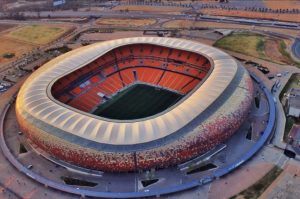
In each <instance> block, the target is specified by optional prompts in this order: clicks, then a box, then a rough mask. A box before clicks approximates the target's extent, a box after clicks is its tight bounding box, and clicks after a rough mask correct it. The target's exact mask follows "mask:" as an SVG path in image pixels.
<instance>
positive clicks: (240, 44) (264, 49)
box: [214, 32, 300, 66]
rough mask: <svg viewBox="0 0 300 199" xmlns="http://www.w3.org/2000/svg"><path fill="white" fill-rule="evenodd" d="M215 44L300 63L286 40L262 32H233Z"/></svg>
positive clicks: (280, 60) (250, 53)
mask: <svg viewBox="0 0 300 199" xmlns="http://www.w3.org/2000/svg"><path fill="white" fill-rule="evenodd" d="M214 46H216V47H218V48H222V49H225V50H230V51H234V52H238V53H242V54H245V55H249V56H252V57H257V58H260V59H264V60H267V61H271V62H275V63H278V64H290V65H296V66H298V65H299V63H298V62H296V61H294V60H293V58H292V57H291V55H290V54H289V52H288V51H287V46H286V43H285V41H284V40H281V39H277V38H271V37H268V36H265V35H261V34H256V33H250V32H242V33H233V34H231V35H229V36H226V37H223V38H222V39H220V40H218V41H217V42H216V43H215V44H214ZM299 66H300V65H299Z"/></svg>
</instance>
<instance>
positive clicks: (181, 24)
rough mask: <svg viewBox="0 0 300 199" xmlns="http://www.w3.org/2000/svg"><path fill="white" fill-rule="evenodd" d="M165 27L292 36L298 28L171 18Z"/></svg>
mask: <svg viewBox="0 0 300 199" xmlns="http://www.w3.org/2000/svg"><path fill="white" fill-rule="evenodd" d="M163 27H165V28H174V29H178V28H179V29H189V28H191V27H195V28H224V29H243V30H253V29H254V30H260V31H271V32H276V33H282V34H288V35H291V36H294V37H298V36H299V32H298V30H289V29H280V28H270V27H259V26H257V27H253V26H251V25H242V24H232V23H218V22H207V21H197V22H195V21H190V20H172V21H168V22H165V23H164V24H163Z"/></svg>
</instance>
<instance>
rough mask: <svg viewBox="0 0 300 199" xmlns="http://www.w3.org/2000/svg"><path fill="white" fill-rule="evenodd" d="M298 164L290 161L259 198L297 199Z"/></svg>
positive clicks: (299, 184)
mask: <svg viewBox="0 0 300 199" xmlns="http://www.w3.org/2000/svg"><path fill="white" fill-rule="evenodd" d="M299 166H300V165H299V163H298V162H296V161H291V162H290V163H289V164H288V165H286V168H285V169H284V170H283V172H282V173H281V174H280V175H279V176H278V177H277V179H276V180H275V181H274V182H273V183H272V184H271V185H270V186H269V187H268V189H267V190H266V191H265V192H264V193H263V194H262V195H261V197H260V198H289V199H298V198H299V195H300V190H299V187H300V168H299Z"/></svg>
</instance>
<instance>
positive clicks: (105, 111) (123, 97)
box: [93, 84, 182, 120]
mask: <svg viewBox="0 0 300 199" xmlns="http://www.w3.org/2000/svg"><path fill="white" fill-rule="evenodd" d="M181 98H182V96H181V95H179V94H177V93H174V92H171V91H168V90H164V89H158V88H155V87H153V86H148V85H144V84H137V85H133V86H131V87H129V88H128V89H126V90H124V91H122V92H120V93H119V94H117V95H116V96H114V97H113V98H112V99H110V100H109V101H107V102H105V103H104V104H102V105H100V106H99V108H98V109H97V110H96V111H94V113H93V114H95V115H98V116H101V117H106V118H110V119H120V120H130V119H139V118H145V117H149V116H152V115H155V114H157V113H159V112H161V111H163V110H165V109H167V108H168V107H170V106H172V105H173V104H175V103H176V102H177V101H178V100H180V99H181Z"/></svg>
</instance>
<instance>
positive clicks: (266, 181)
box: [230, 166, 282, 199]
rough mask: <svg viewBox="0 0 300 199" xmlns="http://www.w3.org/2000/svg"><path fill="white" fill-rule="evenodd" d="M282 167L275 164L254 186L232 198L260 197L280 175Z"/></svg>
mask: <svg viewBox="0 0 300 199" xmlns="http://www.w3.org/2000/svg"><path fill="white" fill-rule="evenodd" d="M281 172H282V169H281V168H279V167H277V166H274V167H273V168H272V169H271V170H270V171H269V172H268V173H267V174H266V175H265V176H264V177H262V178H261V179H260V180H258V181H257V182H256V183H254V184H253V185H252V186H250V187H248V188H247V189H245V190H244V191H242V192H240V193H239V194H237V195H235V196H233V197H231V198H230V199H238V198H244V199H255V198H258V197H259V196H260V195H261V194H262V193H263V192H264V191H265V190H266V189H267V188H268V187H269V186H270V185H271V184H272V182H273V181H274V180H275V179H276V178H277V177H278V176H279V175H280V173H281Z"/></svg>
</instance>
